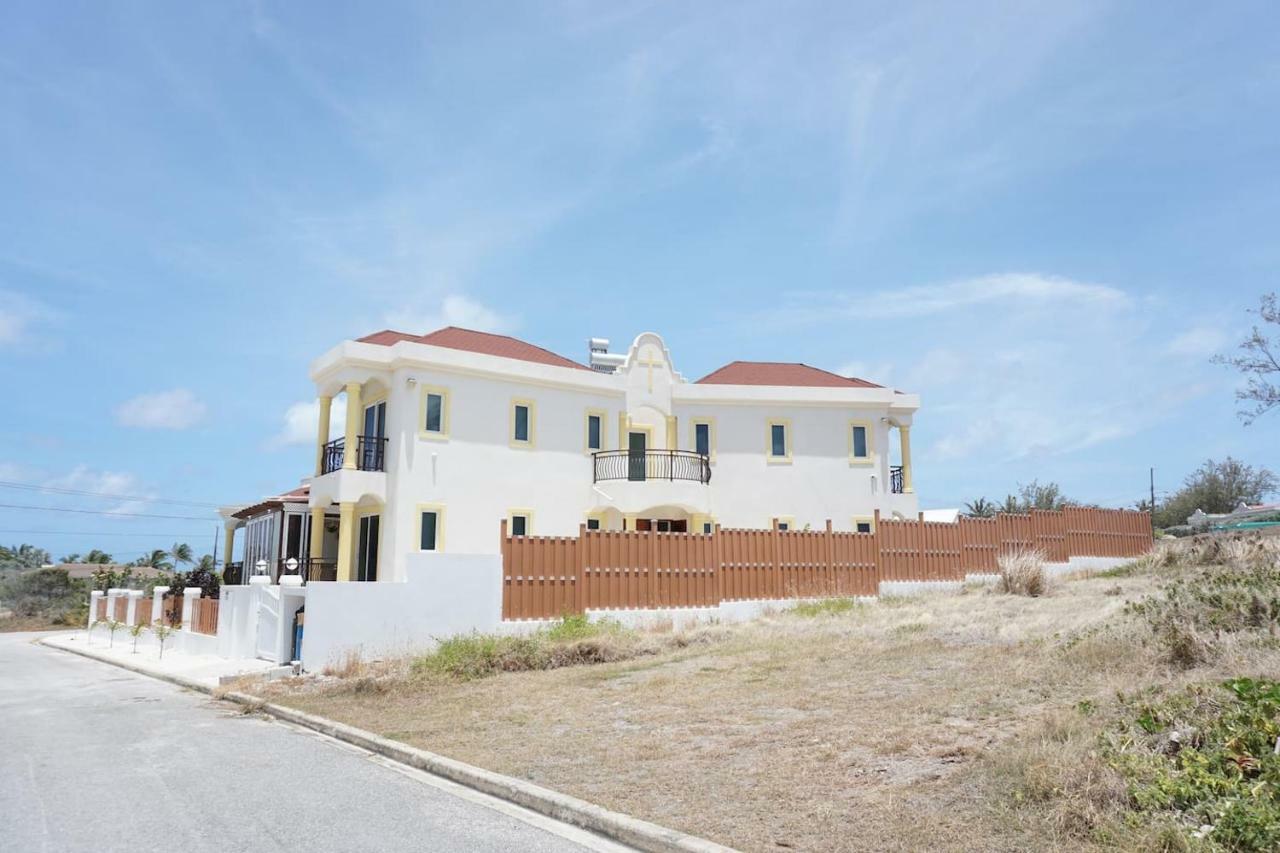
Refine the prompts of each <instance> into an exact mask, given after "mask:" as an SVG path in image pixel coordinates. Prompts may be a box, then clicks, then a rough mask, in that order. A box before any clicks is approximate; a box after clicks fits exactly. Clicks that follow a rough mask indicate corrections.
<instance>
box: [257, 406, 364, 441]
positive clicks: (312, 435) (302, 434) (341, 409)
mask: <svg viewBox="0 0 1280 853" xmlns="http://www.w3.org/2000/svg"><path fill="white" fill-rule="evenodd" d="M346 419H347V398H346V397H345V396H341V397H335V398H334V400H333V403H332V405H331V406H330V409H329V438H331V439H332V438H336V437H337V436H339V435H342V430H343V425H344V424H345V423H346ZM319 424H320V401H319V400H309V401H307V402H302V403H294V404H293V405H292V406H290V407H289V408H287V409H285V412H284V425H283V426H281V428H280V432H278V433H276V435H275V437H274V438H272V439H271V441H270V442H268V447H272V448H276V447H285V446H289V445H298V444H303V445H305V444H311V443H312V442H314V441H315V440H316V428H317V427H318V426H319Z"/></svg>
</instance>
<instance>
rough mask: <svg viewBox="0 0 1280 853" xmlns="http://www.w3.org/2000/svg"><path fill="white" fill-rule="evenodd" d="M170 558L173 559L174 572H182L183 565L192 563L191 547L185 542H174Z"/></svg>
mask: <svg viewBox="0 0 1280 853" xmlns="http://www.w3.org/2000/svg"><path fill="white" fill-rule="evenodd" d="M169 556H170V557H173V570H174V571H175V572H176V571H180V570H181V567H182V564H183V563H190V562H191V546H190V545H188V544H187V543H185V542H174V543H173V547H172V548H170V549H169Z"/></svg>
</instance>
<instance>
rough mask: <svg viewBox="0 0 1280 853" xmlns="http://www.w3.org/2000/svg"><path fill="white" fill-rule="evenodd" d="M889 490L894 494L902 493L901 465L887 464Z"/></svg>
mask: <svg viewBox="0 0 1280 853" xmlns="http://www.w3.org/2000/svg"><path fill="white" fill-rule="evenodd" d="M889 491H890V492H892V493H893V494H895V495H900V494H902V466H901V465H890V466H889Z"/></svg>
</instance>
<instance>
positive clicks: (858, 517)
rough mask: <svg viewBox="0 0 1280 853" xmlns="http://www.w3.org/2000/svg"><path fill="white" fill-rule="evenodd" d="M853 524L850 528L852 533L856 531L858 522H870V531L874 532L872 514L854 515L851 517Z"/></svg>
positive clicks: (874, 525) (874, 524) (874, 520)
mask: <svg viewBox="0 0 1280 853" xmlns="http://www.w3.org/2000/svg"><path fill="white" fill-rule="evenodd" d="M852 522H853V526H852V527H851V528H850V529H851V530H853V532H854V533H857V532H858V525H859V524H870V525H871V532H872V533H875V532H876V517H875V516H874V515H855V516H854V517H853V519H852Z"/></svg>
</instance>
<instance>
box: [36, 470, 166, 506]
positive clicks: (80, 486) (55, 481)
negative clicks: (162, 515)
mask: <svg viewBox="0 0 1280 853" xmlns="http://www.w3.org/2000/svg"><path fill="white" fill-rule="evenodd" d="M43 485H45V486H49V487H51V488H56V489H76V490H79V491H85V492H97V493H99V494H102V495H114V496H120V497H125V496H128V497H129V498H130V499H129V500H126V501H123V502H122V503H119V504H117V505H115V506H113V507H111V508H109V509H108V510H107V512H108V513H109V514H112V515H121V514H127V513H133V512H139V511H141V510H144V509H146V508H147V507H148V506H150V504H151V497H150V495H149V494H148V490H147V489H145V488H144V487H143V486H142V485H141V484H140V483H139V482H138V478H137V477H136V476H135V475H133V474H130V473H128V472H125V471H97V470H94V469H92V468H90V467H89V466H87V465H77V466H76V467H75V468H72V469H71V470H70V471H69V472H67V473H66V474H63V475H61V476H59V477H52V478H50V479H48V480H45V481H44V483H43Z"/></svg>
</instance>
